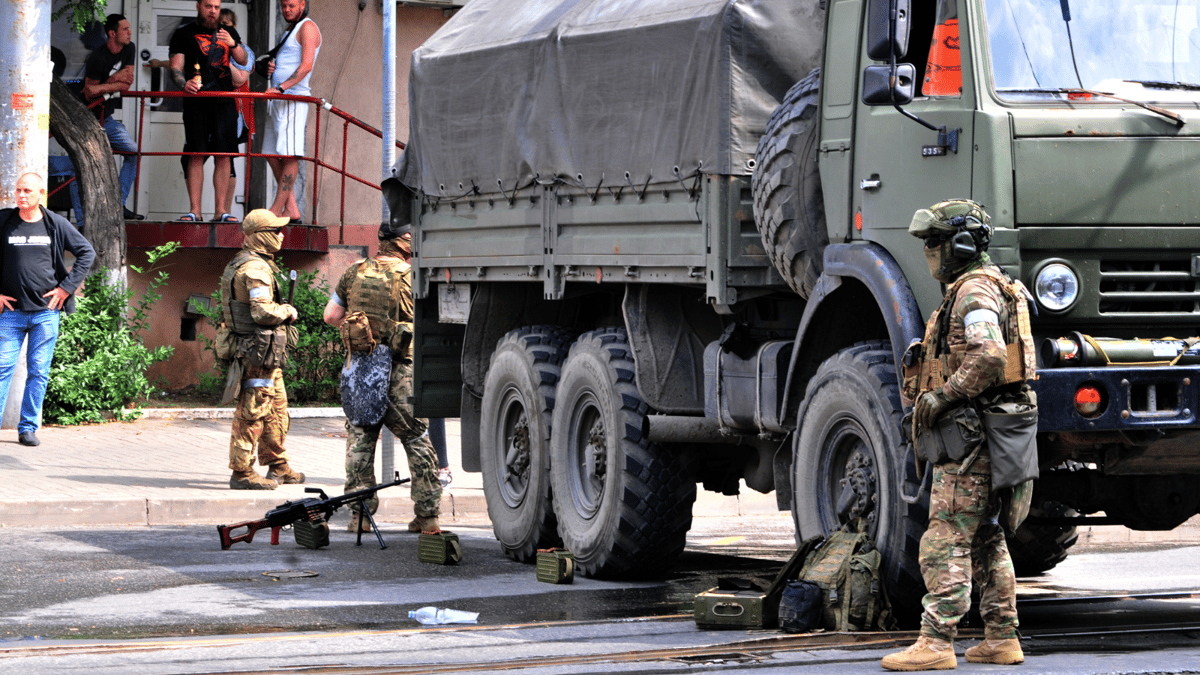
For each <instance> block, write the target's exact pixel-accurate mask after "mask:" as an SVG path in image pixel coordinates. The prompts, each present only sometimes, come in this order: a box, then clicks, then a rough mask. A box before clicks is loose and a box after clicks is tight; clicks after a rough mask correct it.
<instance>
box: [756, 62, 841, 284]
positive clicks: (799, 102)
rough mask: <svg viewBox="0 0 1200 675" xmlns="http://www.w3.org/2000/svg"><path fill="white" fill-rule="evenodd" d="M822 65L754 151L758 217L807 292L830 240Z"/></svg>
mask: <svg viewBox="0 0 1200 675" xmlns="http://www.w3.org/2000/svg"><path fill="white" fill-rule="evenodd" d="M820 82H821V70H820V69H819V68H818V69H816V70H813V71H812V72H811V73H809V74H808V76H806V77H805V78H804V79H803V80H800V81H799V82H797V83H796V84H795V85H793V86H792V88H791V89H790V90H789V91H788V93H787V96H785V97H784V99H783V103H782V104H780V106H779V107H778V108H776V110H775V112H774V114H772V115H771V119H770V120H768V121H767V129H766V131H765V132H764V133H763V136H762V139H760V140H759V142H758V150H757V151H756V152H755V153H754V162H755V169H754V176H753V177H752V179H751V182H750V189H751V192H752V194H753V196H754V222H756V223H757V224H758V232H759V234H761V235H762V240H763V246H764V247H765V248H766V251H767V255H769V256H770V258H771V263H772V264H774V265H775V269H776V270H778V271H779V274H780V276H782V277H783V280H784V281H786V282H787V284H788V285H789V286H791V287H792V289H793V290H795V291H796V292H797V293H799V294H800V296H801V297H804V298H807V297H808V296H809V294H810V293H812V289H813V287H814V286H815V285H816V283H817V277H819V276H820V275H821V268H822V256H823V255H824V254H825V246H826V245H827V244H828V243H829V233H828V232H827V230H826V226H825V202H824V196H823V195H822V192H821V177H820V175H819V174H818V173H817V142H818V139H817V110H818V107H817V95H818V93H819V92H818V89H819V87H820Z"/></svg>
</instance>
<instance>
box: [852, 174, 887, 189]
mask: <svg viewBox="0 0 1200 675" xmlns="http://www.w3.org/2000/svg"><path fill="white" fill-rule="evenodd" d="M858 187H859V189H862V190H878V189H879V188H881V187H883V181H881V180H879V174H877V173H873V174H871V177H870V178H864V179H862V181H861V182H860V183H859V184H858Z"/></svg>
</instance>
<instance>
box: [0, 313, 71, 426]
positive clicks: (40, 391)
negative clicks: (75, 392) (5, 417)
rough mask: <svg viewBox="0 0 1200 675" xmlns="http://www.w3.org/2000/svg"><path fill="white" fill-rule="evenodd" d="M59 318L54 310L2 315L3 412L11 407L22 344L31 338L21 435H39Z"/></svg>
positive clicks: (0, 370) (0, 382)
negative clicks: (9, 394) (37, 432)
mask: <svg viewBox="0 0 1200 675" xmlns="http://www.w3.org/2000/svg"><path fill="white" fill-rule="evenodd" d="M59 316H60V313H59V311H58V310H55V309H42V310H38V311H35V312H23V311H21V310H8V311H5V312H3V313H0V412H3V410H4V407H5V406H6V405H7V404H8V388H9V387H10V386H11V385H12V375H13V369H14V368H16V365H17V358H18V357H19V356H20V354H21V342H22V341H24V340H25V337H26V336H29V345H28V347H27V348H26V359H25V363H26V368H27V371H28V374H27V375H26V378H25V395H24V397H23V398H22V399H21V421H20V422H19V423H18V424H17V432H18V433H21V432H25V431H37V428H38V420H39V419H40V418H41V416H42V401H43V400H44V399H45V398H46V383H47V382H49V381H50V360H51V359H52V358H53V357H54V343H55V342H57V341H58V321H59Z"/></svg>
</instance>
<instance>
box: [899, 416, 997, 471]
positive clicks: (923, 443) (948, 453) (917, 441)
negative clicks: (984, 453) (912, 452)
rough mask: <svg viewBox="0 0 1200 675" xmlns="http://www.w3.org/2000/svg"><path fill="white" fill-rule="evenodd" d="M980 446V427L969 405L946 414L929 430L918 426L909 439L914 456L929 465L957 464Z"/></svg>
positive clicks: (977, 418) (978, 420) (981, 439)
mask: <svg viewBox="0 0 1200 675" xmlns="http://www.w3.org/2000/svg"><path fill="white" fill-rule="evenodd" d="M982 443H983V424H982V423H981V422H980V419H979V413H977V412H976V411H975V408H973V407H972V406H970V405H962V406H959V407H958V408H954V409H952V410H949V411H947V412H946V413H944V414H943V415H942V416H941V417H939V418H938V420H937V424H936V425H935V426H934V427H933V428H932V429H925V428H921V427H918V428H917V429H915V431H914V437H913V446H914V447H915V448H916V450H917V454H919V455H920V456H921V457H922V458H923V459H925V460H926V461H928V462H930V463H933V464H945V463H946V462H960V461H962V460H963V458H965V457H966V456H967V455H969V454H971V453H972V452H974V451H975V450H976V449H977V448H979V446H980V445H981V444H982Z"/></svg>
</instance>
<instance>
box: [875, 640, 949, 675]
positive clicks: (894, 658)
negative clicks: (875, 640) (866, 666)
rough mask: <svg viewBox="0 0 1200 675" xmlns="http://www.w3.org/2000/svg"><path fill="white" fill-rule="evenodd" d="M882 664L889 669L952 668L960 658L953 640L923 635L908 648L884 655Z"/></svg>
mask: <svg viewBox="0 0 1200 675" xmlns="http://www.w3.org/2000/svg"><path fill="white" fill-rule="evenodd" d="M880 665H882V666H883V667H884V668H887V669H888V670H905V671H908V670H950V669H952V668H957V667H958V659H956V658H954V643H953V642H948V641H946V640H939V639H937V638H931V637H925V636H924V635H922V636H921V637H919V638H917V641H916V643H915V644H913V645H912V646H911V647H909V648H908V649H905V650H904V651H902V652H896V653H895V654H888V655H887V656H885V657H883V661H881V662H880Z"/></svg>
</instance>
